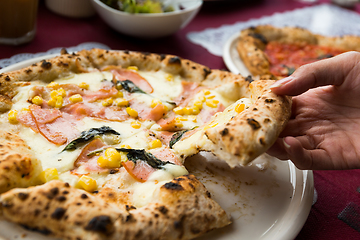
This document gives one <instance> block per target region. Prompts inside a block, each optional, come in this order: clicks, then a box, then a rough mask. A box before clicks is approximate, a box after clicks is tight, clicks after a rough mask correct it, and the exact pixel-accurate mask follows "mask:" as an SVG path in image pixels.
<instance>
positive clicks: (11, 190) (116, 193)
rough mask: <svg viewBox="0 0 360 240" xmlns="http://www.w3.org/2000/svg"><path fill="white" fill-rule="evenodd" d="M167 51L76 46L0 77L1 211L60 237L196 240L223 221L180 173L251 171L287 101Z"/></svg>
mask: <svg viewBox="0 0 360 240" xmlns="http://www.w3.org/2000/svg"><path fill="white" fill-rule="evenodd" d="M273 82H274V81H273V80H255V81H254V80H253V79H251V78H244V77H242V76H240V75H234V74H232V73H229V72H226V71H220V70H211V69H209V68H207V67H205V66H203V65H201V64H197V63H194V62H192V61H189V60H186V59H182V58H180V57H177V56H173V55H159V54H151V53H140V52H130V51H107V50H101V49H93V50H83V51H80V52H77V53H72V54H69V53H67V52H66V51H63V53H62V55H60V56H58V57H55V58H53V59H49V60H43V61H41V62H38V63H35V64H33V65H31V66H29V67H26V68H23V69H21V70H17V71H13V72H8V73H3V74H0V99H1V101H0V111H1V115H0V131H1V134H0V193H1V195H0V216H1V217H3V218H5V219H6V220H8V221H11V222H14V223H17V224H20V225H21V226H23V227H25V228H27V229H30V230H34V231H38V232H40V233H43V234H47V235H49V236H55V237H58V238H62V239H126V240H128V239H192V238H195V237H197V236H200V235H201V234H203V233H206V232H208V231H211V230H213V229H216V228H221V227H223V226H226V225H228V224H230V223H231V219H230V218H229V215H228V214H227V213H226V212H225V211H224V210H223V209H222V208H221V207H220V206H219V204H217V203H216V202H215V201H214V200H213V199H212V198H211V194H210V193H209V192H208V191H207V190H206V188H205V186H204V185H203V184H202V183H201V182H200V181H199V180H198V179H196V178H195V176H193V175H192V174H191V173H189V172H188V171H187V169H186V168H185V167H184V161H185V160H186V159H187V158H188V157H190V156H193V155H195V154H197V153H198V152H199V151H209V152H212V153H214V154H215V155H217V156H219V158H221V159H222V160H224V161H226V162H227V163H228V164H229V165H230V166H236V165H239V164H240V165H246V164H249V163H250V162H251V161H252V160H253V159H255V158H256V157H257V156H259V155H260V154H262V153H263V152H265V151H266V150H267V149H268V148H269V147H270V146H271V145H272V144H273V143H274V141H275V140H276V138H277V137H278V135H279V133H280V132H281V130H282V129H283V127H284V125H285V124H286V122H287V120H288V118H289V117H290V108H291V99H290V98H289V97H285V96H277V95H275V94H274V93H272V92H271V91H270V90H269V88H268V86H269V85H271V84H272V83H273Z"/></svg>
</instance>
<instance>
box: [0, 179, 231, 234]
mask: <svg viewBox="0 0 360 240" xmlns="http://www.w3.org/2000/svg"><path fill="white" fill-rule="evenodd" d="M157 194H158V201H156V202H152V203H151V204H149V205H147V206H145V207H141V208H135V207H133V206H131V205H124V204H115V203H112V202H110V203H109V202H108V201H107V199H103V198H100V197H98V196H96V195H93V194H89V193H88V192H86V191H83V190H80V189H76V188H74V187H71V186H69V184H67V183H63V182H61V181H51V182H48V183H46V184H44V185H40V186H37V187H30V188H26V189H14V190H11V191H8V192H6V193H4V194H2V195H1V211H2V215H3V216H4V217H5V218H6V219H10V220H11V221H13V222H16V223H19V224H21V225H23V226H25V227H26V228H28V229H31V230H36V231H39V232H41V233H45V234H49V235H54V236H57V237H61V238H65V239H99V240H100V239H124V240H125V239H126V240H131V239H134V240H135V239H136V240H141V239H146V240H151V239H191V238H194V237H196V236H198V235H200V234H201V233H204V232H207V231H209V230H211V229H214V228H218V227H219V226H225V225H227V224H229V223H230V221H229V219H228V217H227V215H226V213H225V211H224V210H222V209H221V208H220V207H219V205H218V204H216V203H215V202H214V201H213V200H212V199H211V198H210V193H209V192H207V190H206V189H205V187H204V186H203V185H202V184H201V183H200V182H199V181H198V180H197V179H196V178H195V177H194V176H192V175H187V176H182V177H178V178H176V179H174V180H172V181H171V182H168V183H166V184H165V185H163V186H162V187H161V188H160V189H159V191H158V193H157Z"/></svg>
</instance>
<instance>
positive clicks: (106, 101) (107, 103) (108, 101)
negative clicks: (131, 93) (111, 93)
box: [101, 98, 114, 107]
mask: <svg viewBox="0 0 360 240" xmlns="http://www.w3.org/2000/svg"><path fill="white" fill-rule="evenodd" d="M113 102H114V100H113V99H112V98H107V99H104V100H103V101H102V103H101V104H102V105H103V106H104V107H109V106H111V105H112V104H113Z"/></svg>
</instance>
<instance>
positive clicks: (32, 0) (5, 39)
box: [0, 0, 39, 45]
mask: <svg viewBox="0 0 360 240" xmlns="http://www.w3.org/2000/svg"><path fill="white" fill-rule="evenodd" d="M38 3H39V1H38V0H0V44H10V45H19V44H22V43H26V42H29V41H31V40H32V39H33V38H34V36H35V33H36V16H37V9H38Z"/></svg>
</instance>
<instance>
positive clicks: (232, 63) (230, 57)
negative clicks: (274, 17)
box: [223, 33, 251, 77]
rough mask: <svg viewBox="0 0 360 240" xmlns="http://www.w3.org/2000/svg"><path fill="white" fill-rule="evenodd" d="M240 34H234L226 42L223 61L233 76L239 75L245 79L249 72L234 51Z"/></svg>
mask: <svg viewBox="0 0 360 240" xmlns="http://www.w3.org/2000/svg"><path fill="white" fill-rule="evenodd" d="M239 37H240V33H237V34H234V35H233V36H232V37H230V38H229V40H227V41H226V43H225V45H224V50H223V59H224V62H225V65H226V67H227V68H228V69H229V70H230V72H233V73H235V74H241V75H242V76H244V77H247V76H249V75H251V74H250V72H249V70H248V69H247V68H246V67H245V65H244V63H243V61H242V60H241V58H240V56H239V53H238V52H237V50H236V44H237V42H238V41H239Z"/></svg>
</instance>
